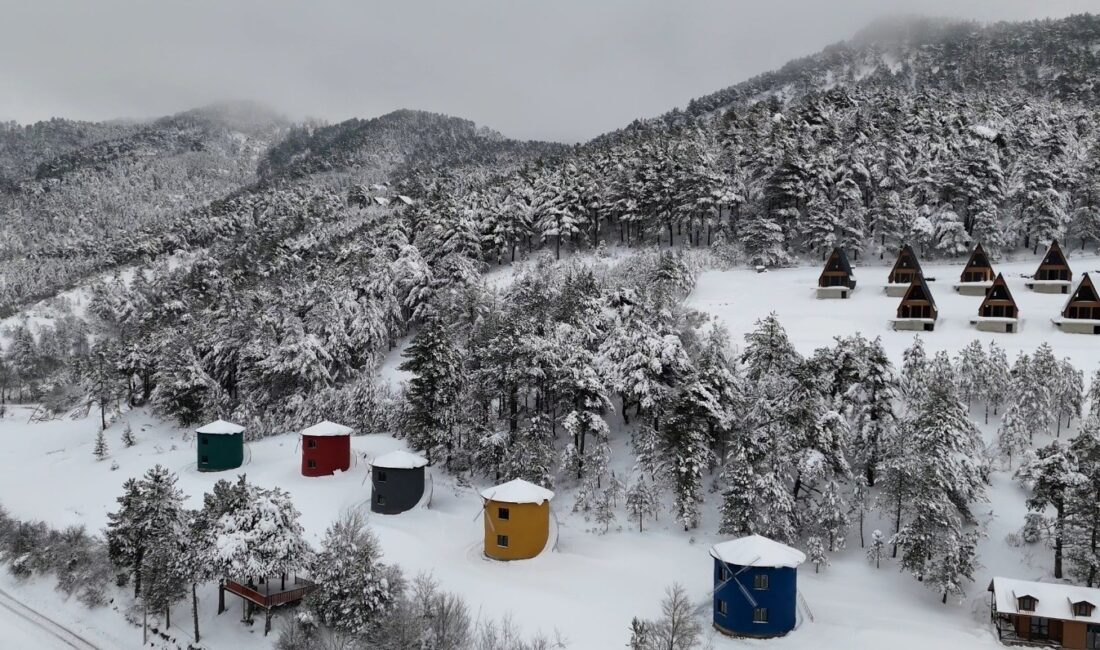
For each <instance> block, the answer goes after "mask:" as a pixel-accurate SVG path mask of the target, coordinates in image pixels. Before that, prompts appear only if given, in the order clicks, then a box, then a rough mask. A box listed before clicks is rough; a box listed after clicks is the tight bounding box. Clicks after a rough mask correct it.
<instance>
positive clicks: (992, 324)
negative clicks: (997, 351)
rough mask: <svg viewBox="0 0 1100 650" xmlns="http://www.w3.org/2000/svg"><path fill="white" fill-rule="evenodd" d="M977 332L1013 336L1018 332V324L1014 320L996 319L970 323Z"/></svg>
mask: <svg viewBox="0 0 1100 650" xmlns="http://www.w3.org/2000/svg"><path fill="white" fill-rule="evenodd" d="M971 323H973V325H974V327H975V328H976V329H977V330H978V331H979V332H996V333H998V334H1015V333H1016V332H1019V331H1020V323H1019V321H1016V320H1009V319H1007V318H1005V319H997V320H983V319H979V320H976V321H971Z"/></svg>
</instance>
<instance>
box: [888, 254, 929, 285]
mask: <svg viewBox="0 0 1100 650" xmlns="http://www.w3.org/2000/svg"><path fill="white" fill-rule="evenodd" d="M923 273H924V272H923V271H922V270H921V268H920V260H918V259H917V254H916V253H915V252H913V247H912V246H910V245H909V244H906V245H904V246H902V247H901V250H900V251H898V259H896V260H894V266H893V268H891V269H890V275H889V276H887V278H886V295H888V296H893V297H894V298H899V297H901V296H904V295H905V292H906V291H908V290H909V285H910V284H912V282H913V279H914V278H916V277H917V276H918V275H922V274H923Z"/></svg>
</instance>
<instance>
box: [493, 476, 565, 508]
mask: <svg viewBox="0 0 1100 650" xmlns="http://www.w3.org/2000/svg"><path fill="white" fill-rule="evenodd" d="M481 496H482V498H485V499H489V500H490V501H500V502H501V503H542V502H543V501H549V500H550V499H553V498H554V493H553V492H551V491H550V490H547V489H546V488H544V487H539V486H537V485H535V484H534V483H528V482H527V481H525V480H523V479H521V478H517V479H512V480H511V481H508V482H507V483H502V484H500V485H497V486H494V487H491V488H485V489H484V490H482V491H481Z"/></svg>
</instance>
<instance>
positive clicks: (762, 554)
mask: <svg viewBox="0 0 1100 650" xmlns="http://www.w3.org/2000/svg"><path fill="white" fill-rule="evenodd" d="M710 555H711V557H713V558H715V559H718V560H721V561H723V562H725V563H726V564H736V565H737V566H758V567H787V568H791V569H793V568H795V567H797V566H798V565H799V564H802V563H803V562H805V561H806V554H805V553H803V552H802V551H800V550H798V549H797V548H791V547H790V546H787V545H786V544H780V543H779V542H777V541H774V540H771V539H768V538H767V537H764V536H762V535H749V536H748V537H742V538H740V539H733V540H730V541H728V542H721V543H719V544H715V545H714V546H712V547H710Z"/></svg>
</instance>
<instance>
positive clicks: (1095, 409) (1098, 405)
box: [1087, 368, 1100, 417]
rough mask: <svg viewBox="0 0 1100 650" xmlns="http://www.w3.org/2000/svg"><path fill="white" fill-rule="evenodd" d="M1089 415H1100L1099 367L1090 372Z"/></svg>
mask: <svg viewBox="0 0 1100 650" xmlns="http://www.w3.org/2000/svg"><path fill="white" fill-rule="evenodd" d="M1087 399H1088V403H1089V411H1088V412H1089V415H1090V416H1096V417H1100V368H1097V369H1096V372H1094V373H1092V379H1091V380H1090V381H1089V392H1088V398H1087Z"/></svg>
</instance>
